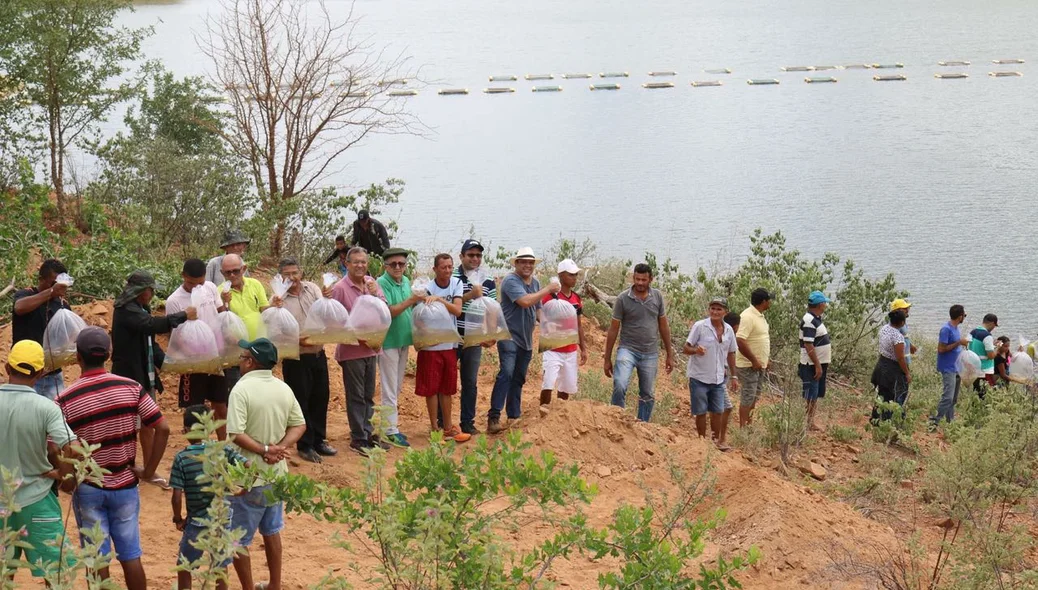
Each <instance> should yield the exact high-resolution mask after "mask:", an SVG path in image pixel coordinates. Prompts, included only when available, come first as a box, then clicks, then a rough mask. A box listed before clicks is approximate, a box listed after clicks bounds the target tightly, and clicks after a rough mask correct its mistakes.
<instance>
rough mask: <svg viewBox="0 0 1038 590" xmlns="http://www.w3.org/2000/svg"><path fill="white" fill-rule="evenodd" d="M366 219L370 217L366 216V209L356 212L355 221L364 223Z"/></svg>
mask: <svg viewBox="0 0 1038 590" xmlns="http://www.w3.org/2000/svg"><path fill="white" fill-rule="evenodd" d="M368 217H370V216H369V215H368V210H367V209H361V210H360V211H358V212H357V221H364V220H365V219H367V218H368Z"/></svg>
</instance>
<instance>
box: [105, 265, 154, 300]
mask: <svg viewBox="0 0 1038 590" xmlns="http://www.w3.org/2000/svg"><path fill="white" fill-rule="evenodd" d="M160 288H161V287H160V286H159V284H158V283H156V282H155V277H153V276H151V273H149V272H148V271H145V270H137V271H134V272H133V274H131V275H130V276H129V277H128V278H127V279H126V286H125V287H123V291H122V293H120V294H119V296H118V297H116V298H115V307H123V306H124V305H126V304H127V303H129V302H131V301H133V300H134V299H136V298H137V296H138V295H140V294H141V293H143V292H144V291H146V290H148V289H155V290H158V289H160Z"/></svg>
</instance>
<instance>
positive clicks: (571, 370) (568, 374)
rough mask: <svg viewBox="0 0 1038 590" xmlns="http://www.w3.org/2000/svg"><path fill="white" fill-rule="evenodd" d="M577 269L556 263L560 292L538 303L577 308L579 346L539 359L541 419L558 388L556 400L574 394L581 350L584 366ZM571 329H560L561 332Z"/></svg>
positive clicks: (567, 261) (584, 350)
mask: <svg viewBox="0 0 1038 590" xmlns="http://www.w3.org/2000/svg"><path fill="white" fill-rule="evenodd" d="M578 272H580V267H578V266H577V263H575V262H573V261H572V260H570V259H569V258H567V259H566V260H563V261H562V262H560V263H559V267H558V273H559V283H560V284H561V286H562V288H561V289H560V290H559V292H558V293H550V294H548V295H545V296H544V300H543V301H541V303H547V302H549V301H551V300H552V299H561V300H562V301H566V302H569V303H570V304H571V305H573V307H575V308H577V318H576V322H577V335H578V338H579V342H578V344H569V345H567V346H563V347H560V348H556V349H554V350H548V351H545V352H544V353H543V354H542V356H541V366H542V367H543V368H544V380H543V382H542V383H541V409H540V411H541V415H542V416H546V415H547V414H548V406H549V404H551V392H552V390H554V389H555V387H556V385H557V386H558V388H559V399H569V396H571V395H574V394H576V393H577V364H578V359H577V349H578V348H579V349H580V359H579V364H580V365H583V364H584V363H586V362H587V347H586V346H585V345H584V326H583V323H582V322H581V321H580V318H581V316H582V315H583V314H584V305H583V302H582V301H581V300H580V295H577V293H576V291H574V290H573V287H575V286H576V285H577V273H578ZM567 327H568V328H570V329H572V327H571V326H563V328H567Z"/></svg>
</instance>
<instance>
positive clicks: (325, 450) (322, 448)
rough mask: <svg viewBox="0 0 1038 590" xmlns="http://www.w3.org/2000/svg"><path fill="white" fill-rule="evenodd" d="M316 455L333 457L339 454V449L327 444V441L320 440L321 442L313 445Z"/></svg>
mask: <svg viewBox="0 0 1038 590" xmlns="http://www.w3.org/2000/svg"><path fill="white" fill-rule="evenodd" d="M314 450H315V451H317V454H318V455H324V456H325V457H334V456H335V455H337V454H339V451H337V450H335V447H333V446H332V445H330V444H328V441H321V444H319V445H317V446H316V447H314Z"/></svg>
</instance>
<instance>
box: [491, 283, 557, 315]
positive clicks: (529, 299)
mask: <svg viewBox="0 0 1038 590" xmlns="http://www.w3.org/2000/svg"><path fill="white" fill-rule="evenodd" d="M520 282H521V281H520V280H518V279H516V280H514V281H506V282H503V283H501V289H502V291H504V293H505V295H507V296H508V297H509V298H511V300H512V301H514V302H515V304H516V305H518V306H519V307H522V308H524V309H525V308H527V307H533V306H535V305H537V304H538V303H540V302H541V300H542V299H544V297H545V296H546V295H550V294H552V293H558V291H559V287H558V285H556V284H555V283H548V286H547V287H544V288H542V289H541V290H540V291H537V292H536V293H527V292H526V290H525V289H523V288H522V286H520V285H519V284H517V283H520Z"/></svg>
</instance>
